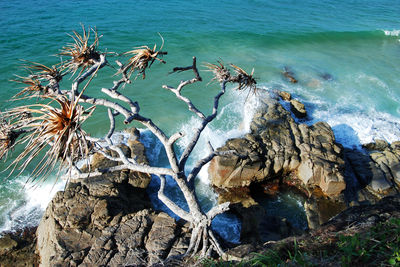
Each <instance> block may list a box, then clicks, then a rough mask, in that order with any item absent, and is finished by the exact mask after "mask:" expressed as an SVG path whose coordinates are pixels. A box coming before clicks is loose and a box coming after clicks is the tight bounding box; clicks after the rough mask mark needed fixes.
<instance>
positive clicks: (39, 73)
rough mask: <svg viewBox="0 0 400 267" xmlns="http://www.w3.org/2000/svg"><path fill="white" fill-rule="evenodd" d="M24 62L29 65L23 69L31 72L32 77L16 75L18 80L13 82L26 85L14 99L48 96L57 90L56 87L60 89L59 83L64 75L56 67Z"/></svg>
mask: <svg viewBox="0 0 400 267" xmlns="http://www.w3.org/2000/svg"><path fill="white" fill-rule="evenodd" d="M24 61H26V62H28V63H29V64H26V65H23V67H24V68H25V69H26V70H28V71H29V73H30V75H29V76H27V77H22V76H18V75H16V77H17V78H18V79H14V80H11V81H13V82H17V83H21V84H24V85H26V86H24V87H22V90H21V91H20V92H19V93H17V94H16V95H14V96H13V97H12V98H13V99H15V98H17V97H20V96H23V97H22V98H25V97H36V96H41V95H46V94H48V93H49V92H51V91H55V90H57V89H56V87H57V88H58V83H59V82H60V81H61V79H62V76H63V75H62V74H61V72H60V71H59V70H58V69H57V67H56V66H52V67H48V66H46V65H43V64H40V63H37V62H31V61H27V60H24Z"/></svg>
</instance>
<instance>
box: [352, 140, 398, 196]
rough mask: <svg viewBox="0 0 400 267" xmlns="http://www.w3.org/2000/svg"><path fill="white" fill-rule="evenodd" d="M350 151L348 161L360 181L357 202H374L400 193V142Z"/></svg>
mask: <svg viewBox="0 0 400 267" xmlns="http://www.w3.org/2000/svg"><path fill="white" fill-rule="evenodd" d="M364 148H365V150H364V151H360V150H353V149H346V150H345V156H346V161H347V162H348V163H349V164H348V165H349V168H351V170H352V172H353V173H354V176H355V178H356V180H357V182H358V183H357V187H356V188H355V190H354V191H356V195H355V201H357V202H365V201H367V202H371V203H374V202H376V201H377V200H379V199H381V198H383V197H385V196H389V195H395V194H397V193H399V192H400V142H393V143H392V144H388V143H387V142H386V141H384V140H377V141H376V142H374V143H369V144H365V145H364Z"/></svg>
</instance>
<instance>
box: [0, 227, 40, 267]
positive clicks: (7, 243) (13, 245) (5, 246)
mask: <svg viewBox="0 0 400 267" xmlns="http://www.w3.org/2000/svg"><path fill="white" fill-rule="evenodd" d="M35 231H36V227H33V228H25V229H22V230H19V231H16V232H10V233H2V236H1V237H0V266H2V267H20V266H21V267H22V266H38V265H39V256H38V255H37V254H36V253H35V247H36V235H35Z"/></svg>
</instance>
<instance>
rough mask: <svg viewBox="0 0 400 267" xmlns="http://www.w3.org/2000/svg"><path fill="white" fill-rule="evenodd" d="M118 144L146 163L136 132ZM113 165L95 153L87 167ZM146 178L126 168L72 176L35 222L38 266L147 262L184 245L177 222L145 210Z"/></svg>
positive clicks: (162, 256) (144, 175)
mask: <svg viewBox="0 0 400 267" xmlns="http://www.w3.org/2000/svg"><path fill="white" fill-rule="evenodd" d="M121 148H122V149H123V151H124V153H126V154H131V156H135V158H136V160H137V161H138V162H147V159H146V157H145V150H144V146H143V144H141V143H140V142H139V141H138V140H137V136H136V137H131V138H130V139H129V141H128V142H127V145H121ZM132 153H134V155H133V154H132ZM114 164H115V163H114V162H110V161H108V160H107V159H105V158H104V157H103V156H102V155H100V154H97V155H94V156H93V158H92V162H91V168H92V169H97V168H106V167H109V166H113V165H114ZM150 179H151V177H150V175H148V174H139V173H136V172H131V171H129V170H123V171H120V172H116V173H112V174H105V175H101V176H98V177H93V178H90V179H82V180H74V179H72V180H71V182H70V183H69V184H68V186H67V187H66V189H65V191H63V192H57V194H56V196H55V197H54V198H53V200H52V201H51V202H50V204H49V206H48V207H47V209H46V211H45V214H44V215H43V218H42V220H41V222H40V224H39V226H38V229H37V249H38V252H39V255H40V262H41V266H147V265H152V264H155V263H159V262H160V261H164V260H165V259H166V258H167V257H168V256H169V254H170V253H171V252H172V251H177V249H178V250H179V249H181V250H182V249H186V248H187V243H186V240H187V237H186V236H185V235H184V234H182V233H183V232H184V231H183V230H182V229H183V228H182V226H181V225H178V224H177V223H176V222H175V220H174V219H172V218H171V217H169V216H168V215H167V214H165V213H157V212H154V211H153V210H152V209H151V206H152V205H151V203H150V201H149V199H148V196H147V193H146V191H145V190H146V187H147V185H148V184H149V182H150ZM184 237H185V238H186V239H185V238H184ZM176 242H178V243H179V245H178V243H176Z"/></svg>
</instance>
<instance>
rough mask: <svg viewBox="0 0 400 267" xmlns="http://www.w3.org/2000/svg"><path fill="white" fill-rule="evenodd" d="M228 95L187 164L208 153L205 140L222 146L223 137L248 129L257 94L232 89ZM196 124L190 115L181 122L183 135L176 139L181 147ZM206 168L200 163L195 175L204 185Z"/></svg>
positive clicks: (196, 120) (197, 123) (228, 137)
mask: <svg viewBox="0 0 400 267" xmlns="http://www.w3.org/2000/svg"><path fill="white" fill-rule="evenodd" d="M228 94H229V95H228V96H227V98H229V100H230V102H229V103H228V104H226V105H225V106H223V107H222V108H221V110H220V112H219V114H218V116H217V118H216V120H215V121H214V122H213V123H211V124H210V125H208V126H207V127H206V128H205V129H204V131H203V133H202V135H201V137H200V139H199V141H198V144H197V145H196V148H195V149H194V151H193V155H192V157H191V162H189V164H191V165H193V164H194V162H195V161H197V160H199V159H201V158H203V157H205V156H207V155H208V154H209V152H210V151H209V147H208V145H207V143H208V142H210V143H211V145H212V146H213V147H214V148H215V149H216V148H218V147H220V146H222V145H224V143H225V142H226V140H228V139H231V138H236V137H240V136H243V135H244V134H245V133H247V132H249V130H250V123H251V120H252V118H253V114H254V112H255V110H256V108H257V106H258V100H257V97H256V96H255V95H249V96H248V97H247V95H245V94H240V93H238V92H237V91H233V90H229V93H228ZM246 98H247V100H246ZM199 125H200V121H199V119H198V118H197V117H194V116H193V117H192V118H191V119H190V121H189V122H185V123H184V124H182V126H181V128H180V131H182V132H184V133H185V136H184V137H183V138H181V139H180V140H179V142H178V145H179V146H180V147H181V148H182V149H183V148H185V147H186V146H187V145H188V144H189V142H190V141H191V139H192V136H193V135H192V134H191V133H192V132H193V129H196V128H198V127H199ZM207 169H208V165H206V166H204V167H203V168H202V170H201V171H200V173H199V174H198V177H199V178H200V181H201V182H202V183H205V184H209V178H208V173H207Z"/></svg>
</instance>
